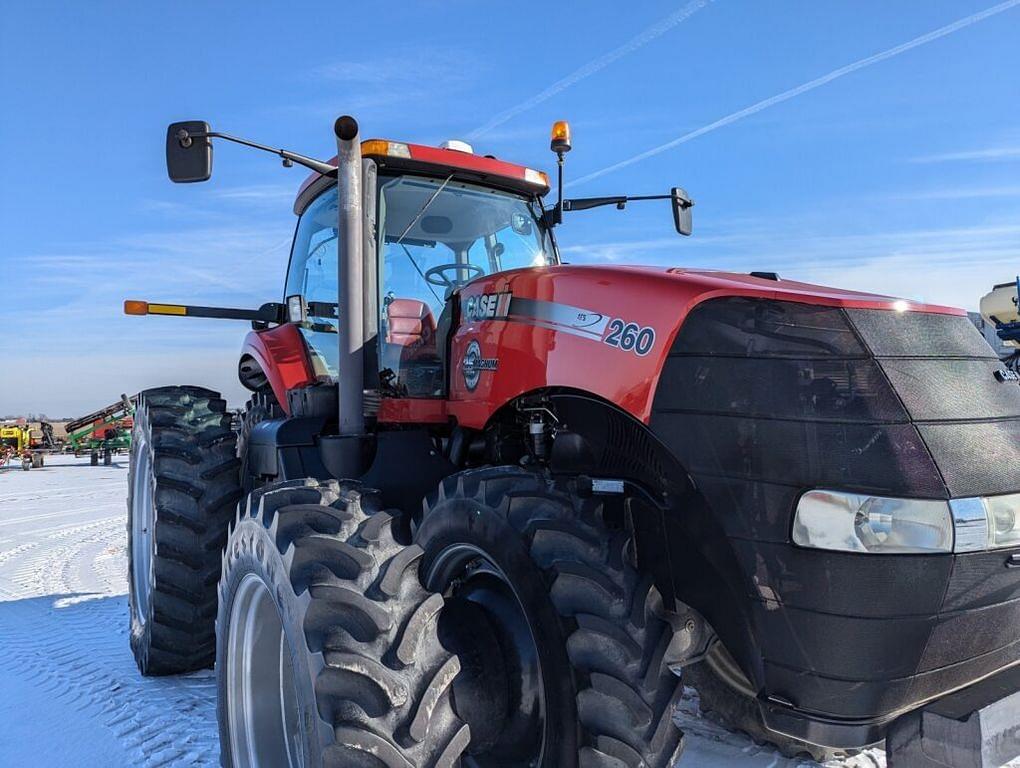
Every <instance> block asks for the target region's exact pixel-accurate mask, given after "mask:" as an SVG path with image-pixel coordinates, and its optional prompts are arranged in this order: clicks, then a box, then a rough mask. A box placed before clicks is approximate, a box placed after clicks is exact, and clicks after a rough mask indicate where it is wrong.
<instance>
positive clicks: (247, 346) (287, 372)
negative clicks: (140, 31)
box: [238, 323, 315, 415]
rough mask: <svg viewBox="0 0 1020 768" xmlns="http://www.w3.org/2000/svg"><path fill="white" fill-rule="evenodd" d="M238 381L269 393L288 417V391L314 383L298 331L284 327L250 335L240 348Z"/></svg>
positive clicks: (302, 340) (248, 387)
mask: <svg viewBox="0 0 1020 768" xmlns="http://www.w3.org/2000/svg"><path fill="white" fill-rule="evenodd" d="M238 378H240V380H241V384H242V385H243V386H245V387H246V388H247V389H251V390H253V391H260V390H261V391H264V390H265V389H266V388H268V389H271V390H272V392H273V394H274V395H275V396H276V401H277V402H278V403H279V404H280V407H281V408H283V410H284V412H286V413H288V415H289V405H288V404H287V392H288V390H291V389H296V388H298V387H306V386H308V385H309V384H313V383H315V374H314V373H313V371H312V366H311V362H310V361H309V359H308V348H307V347H306V346H305V341H304V339H303V338H302V337H301V331H300V330H299V329H298V327H297V326H296V325H294V324H293V323H284V324H283V325H278V326H276V327H275V328H269V329H267V330H261V331H251V332H249V333H248V335H247V336H246V337H245V339H244V344H243V346H242V348H241V359H240V362H239V364H238Z"/></svg>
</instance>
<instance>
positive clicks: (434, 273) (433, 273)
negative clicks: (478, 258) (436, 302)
mask: <svg viewBox="0 0 1020 768" xmlns="http://www.w3.org/2000/svg"><path fill="white" fill-rule="evenodd" d="M451 271H452V272H455V273H456V277H451V276H450V275H447V274H446V273H447V272H451ZM484 274H485V270H484V269H482V268H481V267H479V266H476V265H475V264H439V265H437V266H435V267H432V268H431V269H428V270H426V271H425V282H426V283H429V284H430V285H435V286H438V287H440V288H445V289H446V290H447V291H452V290H453V289H454V288H458V287H460V286H462V285H464V283H467V282H469V281H470V280H473V279H474V278H476V277H480V276H482V275H484ZM462 276H463V277H464V279H463V280H462V279H460V278H461V277H462Z"/></svg>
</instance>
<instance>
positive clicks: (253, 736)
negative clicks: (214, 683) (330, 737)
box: [227, 573, 305, 768]
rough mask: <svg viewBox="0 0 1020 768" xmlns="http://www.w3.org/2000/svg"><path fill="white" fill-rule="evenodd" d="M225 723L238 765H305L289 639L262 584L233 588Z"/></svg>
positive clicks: (255, 580) (250, 577) (253, 581)
mask: <svg viewBox="0 0 1020 768" xmlns="http://www.w3.org/2000/svg"><path fill="white" fill-rule="evenodd" d="M227 723H228V728H229V729H230V747H231V750H230V751H231V755H232V757H233V765H235V766H237V768H286V767H289V768H303V766H304V765H305V759H304V754H303V750H302V746H301V745H302V741H301V725H300V718H299V716H298V703H297V688H296V687H295V683H294V666H293V657H292V655H291V649H290V644H289V643H288V642H287V635H286V632H285V630H284V628H283V620H282V619H281V618H280V611H279V609H278V608H277V607H276V603H275V602H274V601H273V597H272V595H271V594H270V592H269V588H268V587H267V586H266V583H265V582H264V581H263V580H262V579H261V578H260V577H259V576H257V575H256V574H254V573H249V574H247V575H246V576H245V577H244V578H243V579H242V580H241V583H240V584H239V585H238V587H237V593H236V595H235V597H234V602H233V604H232V606H231V609H230V622H229V629H228V632H227Z"/></svg>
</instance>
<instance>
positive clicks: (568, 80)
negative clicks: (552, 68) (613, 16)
mask: <svg viewBox="0 0 1020 768" xmlns="http://www.w3.org/2000/svg"><path fill="white" fill-rule="evenodd" d="M711 2H713V0H693V2H690V3H687V5H685V6H684V7H683V8H680V9H679V10H677V11H674V12H673V13H671V14H669V15H668V16H666V17H665V18H664V19H662V20H660V21H657V22H656V23H655V24H653V25H652V26H650V27H648V28H647V29H646V30H645V31H644V32H641V33H640V34H638V35H636V36H634V37H632V38H631V39H630V40H628V41H627V42H626V43H624V44H623V45H621V46H620V47H619V48H614V49H613V50H611V51H610V52H609V53H606V54H604V55H602V56H599V57H598V58H597V59H593V60H591V61H589V62H588V63H587V64H585V65H584V66H583V67H580V68H578V69H575V70H574V71H573V72H571V73H570V74H569V75H567V76H566V77H564V78H563V79H562V80H557V81H556V82H555V83H553V84H552V85H550V86H549V87H548V88H546V89H545V90H544V91H542V92H541V93H538V94H536V95H534V96H532V97H531V98H530V99H528V100H526V101H522V102H521V103H520V104H517V105H516V106H513V107H510V108H509V109H506V110H504V111H502V112H500V113H499V114H498V115H495V116H494V117H493V118H492V119H491V120H489V122H487V123H486V124H485V125H483V126H481V127H479V128H475V129H474V130H473V131H471V132H470V133H468V134H467V135H466V136H465V137H464V138H466V139H477V138H478V137H479V136H481V135H482V134H484V133H488V132H489V131H491V130H492V129H493V128H495V127H496V126H498V125H502V124H503V123H505V122H506V121H507V120H510V119H511V118H514V117H516V116H517V115H519V114H521V112H527V111H528V110H529V109H531V108H532V107H536V106H538V105H539V104H541V103H542V102H543V101H546V100H548V99H551V98H552V97H553V96H555V95H556V94H558V93H561V92H562V91H565V90H566V89H567V88H569V87H570V86H572V85H575V84H576V83H579V82H580V81H582V80H584V79H585V78H588V77H591V76H592V75H594V74H595V73H596V72H598V71H599V70H602V69H605V68H606V67H608V66H609V65H610V64H612V63H613V62H615V61H617V60H618V59H622V58H623V57H624V56H626V55H627V54H629V53H633V52H634V51H636V50H637V49H638V48H641V47H642V46H644V45H647V44H648V43H650V42H651V41H652V40H654V39H655V38H657V37H661V36H662V35H664V34H665V33H666V32H669V30H671V29H673V27H675V26H676V25H677V24H679V23H680V22H682V21H685V20H686V19H688V18H690V17H691V16H693V15H694V14H695V13H697V12H698V11H700V10H701V9H702V8H704V7H705V6H706V5H708V4H709V3H711Z"/></svg>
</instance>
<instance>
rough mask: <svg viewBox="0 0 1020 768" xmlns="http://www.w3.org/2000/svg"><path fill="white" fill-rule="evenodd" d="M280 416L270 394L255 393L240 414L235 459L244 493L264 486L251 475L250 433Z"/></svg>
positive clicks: (258, 479)
mask: <svg viewBox="0 0 1020 768" xmlns="http://www.w3.org/2000/svg"><path fill="white" fill-rule="evenodd" d="M282 414H283V410H282V409H281V408H280V404H279V403H278V402H277V401H276V397H275V396H274V395H273V393H272V392H255V393H254V394H253V395H252V396H251V398H249V400H248V403H247V404H246V405H245V408H244V411H242V413H241V417H240V426H239V429H238V430H237V458H238V459H240V461H241V487H242V489H243V490H244V492H245V493H250V492H251V491H252V490H254V489H255V488H258V487H260V486H262V485H264V484H265V481H264V480H263V479H262V478H259V477H255V476H254V475H253V474H252V471H251V465H250V462H249V461H248V442H249V440H250V439H251V431H252V429H254V428H255V425H256V424H258V423H259V422H262V421H265V420H266V419H275V418H276V417H277V416H281V415H282Z"/></svg>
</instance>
